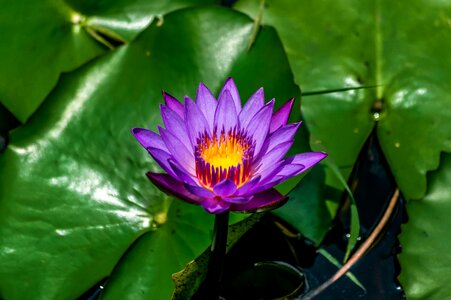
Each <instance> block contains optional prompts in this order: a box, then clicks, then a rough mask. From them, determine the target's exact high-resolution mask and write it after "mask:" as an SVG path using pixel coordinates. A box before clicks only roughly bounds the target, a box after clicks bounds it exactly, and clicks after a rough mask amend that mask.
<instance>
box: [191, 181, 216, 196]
mask: <svg viewBox="0 0 451 300" xmlns="http://www.w3.org/2000/svg"><path fill="white" fill-rule="evenodd" d="M185 188H186V189H187V190H188V191H189V192H190V193H192V194H194V195H197V196H199V197H200V198H202V199H209V198H214V197H215V194H213V193H212V192H210V191H209V190H207V189H206V188H203V187H200V186H197V185H188V184H185Z"/></svg>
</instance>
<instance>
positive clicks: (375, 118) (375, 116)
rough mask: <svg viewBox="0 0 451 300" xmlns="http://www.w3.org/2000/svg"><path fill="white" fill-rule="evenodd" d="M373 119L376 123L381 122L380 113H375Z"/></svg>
mask: <svg viewBox="0 0 451 300" xmlns="http://www.w3.org/2000/svg"><path fill="white" fill-rule="evenodd" d="M373 119H374V121H379V119H380V114H379V113H378V112H375V113H374V114H373Z"/></svg>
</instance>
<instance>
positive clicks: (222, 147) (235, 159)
mask: <svg viewBox="0 0 451 300" xmlns="http://www.w3.org/2000/svg"><path fill="white" fill-rule="evenodd" d="M243 153H244V149H243V146H242V145H241V144H240V143H239V142H238V141H237V139H236V138H235V137H234V136H227V137H221V140H220V141H219V143H218V142H217V141H215V140H213V141H211V142H210V143H207V144H206V145H204V146H203V147H202V149H201V151H200V154H201V157H202V159H203V160H204V161H205V162H206V163H209V164H210V165H211V166H215V167H217V168H220V167H222V169H224V170H227V169H228V168H229V167H233V166H237V165H239V164H241V163H242V162H243Z"/></svg>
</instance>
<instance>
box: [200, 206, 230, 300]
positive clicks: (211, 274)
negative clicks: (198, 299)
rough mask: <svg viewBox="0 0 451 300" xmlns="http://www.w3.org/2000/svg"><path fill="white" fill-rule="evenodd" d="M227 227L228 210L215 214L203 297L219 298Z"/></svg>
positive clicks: (211, 299)
mask: <svg viewBox="0 0 451 300" xmlns="http://www.w3.org/2000/svg"><path fill="white" fill-rule="evenodd" d="M228 227H229V212H228V211H226V212H223V213H220V214H217V215H215V225H214V229H213V241H212V243H211V250H210V262H209V264H208V272H207V278H206V285H205V286H206V293H205V298H204V299H208V300H217V299H220V292H221V280H222V273H223V270H224V259H225V254H226V246H227V233H228Z"/></svg>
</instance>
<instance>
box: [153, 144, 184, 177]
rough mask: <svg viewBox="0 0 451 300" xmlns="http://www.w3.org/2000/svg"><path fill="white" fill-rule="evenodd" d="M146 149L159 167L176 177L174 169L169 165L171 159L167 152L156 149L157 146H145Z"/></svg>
mask: <svg viewBox="0 0 451 300" xmlns="http://www.w3.org/2000/svg"><path fill="white" fill-rule="evenodd" d="M147 151H149V153H150V155H151V156H152V157H153V159H154V160H155V161H156V162H157V163H158V164H159V165H160V167H161V168H162V169H163V170H165V171H166V173H168V174H169V175H171V176H172V177H177V175H176V174H175V173H174V171H173V170H172V168H171V165H170V164H169V160H170V159H172V155H171V154H169V153H168V152H166V151H164V150H161V149H157V148H152V147H151V148H147Z"/></svg>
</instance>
